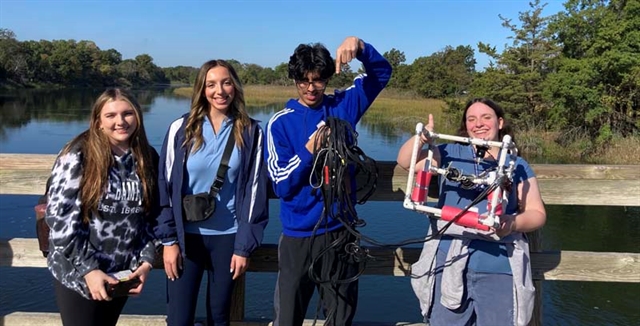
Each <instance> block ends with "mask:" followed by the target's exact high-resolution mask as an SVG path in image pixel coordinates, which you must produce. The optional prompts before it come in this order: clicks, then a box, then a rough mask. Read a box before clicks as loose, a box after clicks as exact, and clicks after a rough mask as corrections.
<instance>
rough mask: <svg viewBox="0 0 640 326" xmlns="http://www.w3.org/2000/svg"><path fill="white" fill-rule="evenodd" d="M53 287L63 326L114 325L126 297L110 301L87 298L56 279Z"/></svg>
mask: <svg viewBox="0 0 640 326" xmlns="http://www.w3.org/2000/svg"><path fill="white" fill-rule="evenodd" d="M53 287H54V289H55V293H56V303H57V304H58V310H60V317H61V318H62V324H63V325H64V326H87V325H91V326H114V325H116V323H118V318H120V313H121V312H122V308H124V305H125V303H127V299H128V297H120V298H113V299H112V300H111V301H96V300H89V299H86V298H85V297H83V296H82V295H80V294H79V293H78V292H76V291H73V290H71V289H69V288H67V287H66V286H64V285H62V283H60V282H59V281H58V280H56V279H54V280H53Z"/></svg>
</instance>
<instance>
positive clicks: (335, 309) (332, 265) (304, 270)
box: [273, 229, 358, 326]
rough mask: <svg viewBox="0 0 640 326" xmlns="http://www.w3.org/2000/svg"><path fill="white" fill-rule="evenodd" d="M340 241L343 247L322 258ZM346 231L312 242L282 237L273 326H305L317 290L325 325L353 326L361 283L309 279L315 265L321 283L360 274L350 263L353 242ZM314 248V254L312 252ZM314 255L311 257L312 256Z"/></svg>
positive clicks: (356, 267) (279, 250)
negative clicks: (348, 247) (347, 252)
mask: <svg viewBox="0 0 640 326" xmlns="http://www.w3.org/2000/svg"><path fill="white" fill-rule="evenodd" d="M340 237H346V241H342V245H341V246H339V247H335V248H333V249H331V250H329V251H327V252H325V253H323V254H322V255H320V253H321V251H323V250H324V249H325V248H327V247H328V246H329V244H331V243H332V242H333V241H335V240H336V239H338V238H340ZM353 239H354V238H353V236H351V235H350V234H348V231H347V230H344V229H341V230H338V231H333V232H329V233H327V234H322V235H318V236H316V237H315V238H314V239H313V242H312V238H310V237H309V238H293V237H288V236H285V235H282V236H281V237H280V243H279V245H278V268H279V271H278V281H277V285H276V291H275V298H274V308H275V314H276V316H275V320H274V322H273V325H274V326H298V325H302V323H303V321H304V318H305V315H306V312H307V308H308V306H309V301H310V300H311V297H312V296H313V292H314V291H315V289H316V288H317V289H318V291H319V294H320V301H321V304H322V308H323V310H324V313H325V318H326V319H327V323H326V324H325V325H335V326H338V325H339V326H342V325H347V326H349V325H351V323H352V322H353V316H354V315H355V313H356V306H357V304H358V281H357V280H355V281H353V282H349V283H346V284H335V283H333V284H332V283H331V282H329V283H321V284H317V283H315V282H314V281H313V280H312V279H310V277H309V274H308V273H309V266H310V264H311V262H312V260H313V259H314V258H316V257H320V258H319V259H318V260H317V261H314V271H315V273H314V275H315V276H316V277H317V278H319V279H320V280H333V281H336V280H345V279H348V278H350V277H352V276H354V275H356V274H357V273H358V265H357V264H353V263H349V262H348V259H347V257H346V255H345V254H344V253H345V246H344V244H345V243H346V242H348V241H350V242H352V241H353ZM309 248H311V251H309ZM309 253H311V254H309Z"/></svg>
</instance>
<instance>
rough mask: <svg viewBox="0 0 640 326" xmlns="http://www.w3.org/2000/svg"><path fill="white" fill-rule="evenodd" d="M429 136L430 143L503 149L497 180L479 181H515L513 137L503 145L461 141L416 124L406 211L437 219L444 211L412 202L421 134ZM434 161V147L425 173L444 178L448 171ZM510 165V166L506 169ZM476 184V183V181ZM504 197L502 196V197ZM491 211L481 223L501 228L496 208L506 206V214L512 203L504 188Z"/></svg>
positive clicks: (496, 194)
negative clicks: (443, 142) (445, 142)
mask: <svg viewBox="0 0 640 326" xmlns="http://www.w3.org/2000/svg"><path fill="white" fill-rule="evenodd" d="M423 133H426V134H427V136H428V137H429V138H430V139H444V140H450V141H455V142H461V143H466V144H472V145H477V146H488V147H499V148H500V159H499V160H498V170H497V173H496V175H495V176H494V177H490V178H487V179H485V180H481V179H478V180H479V181H478V182H476V183H484V184H487V185H488V184H491V183H493V182H494V181H495V179H501V178H508V179H509V180H511V179H512V174H513V171H514V169H515V158H516V156H517V152H518V150H517V148H516V146H515V143H514V142H513V141H512V140H511V136H510V135H505V136H504V137H503V138H502V141H501V142H498V141H488V140H484V139H480V138H470V137H461V136H454V135H446V134H438V133H435V132H431V131H429V130H426V129H425V128H424V125H423V124H422V123H418V124H416V131H415V135H416V137H414V138H415V140H414V143H413V151H412V152H411V164H410V165H409V175H408V177H407V189H406V192H405V196H404V202H403V207H404V208H406V209H410V210H413V211H417V212H422V213H426V214H428V215H431V216H434V217H442V209H440V208H435V207H429V206H427V205H424V204H422V203H418V202H414V201H412V200H411V192H412V190H413V186H414V184H413V183H414V180H415V174H416V163H417V160H418V153H419V152H420V150H421V149H422V146H421V145H420V136H421V134H423ZM507 157H509V162H507ZM432 158H433V151H432V149H431V147H429V152H428V154H427V161H426V162H425V171H431V172H432V173H434V174H440V175H442V174H444V173H446V171H447V169H444V168H435V167H433V166H431V160H432ZM505 165H506V166H505ZM474 182H475V181H474ZM500 194H502V195H501V196H500ZM491 199H492V200H491V210H490V211H489V212H488V214H487V216H486V217H485V218H479V222H480V223H481V224H483V225H486V226H489V227H492V228H498V227H500V216H499V215H497V214H496V207H497V206H498V205H500V204H501V205H502V207H503V213H504V209H506V207H507V204H508V201H509V193H508V192H507V190H506V189H503V188H502V185H501V184H500V185H499V186H498V187H497V188H496V189H495V190H494V192H493V196H492V198H491Z"/></svg>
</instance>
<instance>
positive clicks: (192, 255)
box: [167, 233, 236, 326]
mask: <svg viewBox="0 0 640 326" xmlns="http://www.w3.org/2000/svg"><path fill="white" fill-rule="evenodd" d="M235 239H236V235H235V233H234V234H225V235H200V234H189V233H187V234H186V235H185V241H186V245H185V250H186V257H184V259H183V262H182V273H181V274H180V277H179V278H177V279H176V280H175V281H169V280H167V325H169V326H184V325H193V322H194V319H195V314H196V305H197V303H198V292H199V290H200V283H201V281H202V276H203V274H204V272H205V271H207V293H206V298H207V299H206V309H207V325H210V326H213V325H215V326H219V325H229V317H230V313H231V292H232V290H233V280H232V277H233V274H232V273H230V272H229V269H230V267H231V256H233V247H234V243H235Z"/></svg>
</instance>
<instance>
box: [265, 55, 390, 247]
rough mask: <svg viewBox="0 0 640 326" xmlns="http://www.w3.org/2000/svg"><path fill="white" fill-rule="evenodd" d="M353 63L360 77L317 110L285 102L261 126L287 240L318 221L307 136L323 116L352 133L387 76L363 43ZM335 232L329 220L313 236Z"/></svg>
mask: <svg viewBox="0 0 640 326" xmlns="http://www.w3.org/2000/svg"><path fill="white" fill-rule="evenodd" d="M357 59H358V60H360V61H361V62H362V63H363V65H364V68H365V71H366V74H362V75H359V76H357V77H356V78H355V80H354V83H353V85H351V86H350V87H349V88H347V89H346V90H344V91H339V90H336V92H335V93H334V94H333V95H324V98H323V101H322V104H321V105H320V106H318V107H317V108H309V107H306V106H304V105H302V104H300V103H299V102H298V100H297V99H291V100H289V101H288V102H287V104H286V107H285V109H284V110H282V111H280V112H278V113H276V114H274V115H273V117H272V118H271V120H270V121H269V124H268V126H267V136H266V145H265V147H266V148H267V149H268V152H267V155H266V156H265V158H266V161H267V163H266V164H267V170H268V171H269V178H270V179H271V181H272V184H273V189H274V191H275V194H276V195H277V196H278V197H279V198H280V219H281V220H282V229H283V231H282V232H283V233H284V234H285V235H287V236H290V237H310V236H311V235H312V234H313V232H314V231H313V229H314V227H315V225H316V224H317V223H318V221H319V220H320V218H321V217H322V210H323V208H324V203H323V199H322V194H321V192H320V191H312V190H313V187H312V186H311V184H310V182H309V178H310V175H311V172H312V167H313V155H312V154H311V153H309V151H308V150H307V148H306V147H305V144H306V143H307V141H308V140H309V139H310V136H311V135H312V134H313V133H314V132H315V131H316V129H317V128H318V126H319V124H320V123H321V121H326V119H327V118H328V117H336V118H340V119H342V120H346V121H348V122H349V123H350V124H351V126H352V127H353V128H354V129H355V126H356V124H357V123H358V121H360V118H361V117H362V116H363V115H364V113H365V112H366V111H367V109H368V108H369V106H370V105H371V103H373V101H374V100H375V98H376V97H377V96H378V94H380V92H381V91H382V89H383V88H384V87H385V86H386V85H387V82H388V81H389V78H390V77H391V65H389V63H388V62H387V60H386V59H385V58H384V57H383V56H382V55H380V53H378V51H376V49H374V48H373V46H371V45H370V44H367V43H365V47H364V50H363V51H362V52H361V53H360V54H359V55H358V56H357ZM351 179H352V180H353V179H354V178H351ZM340 227H341V224H340V221H338V220H334V219H330V220H329V221H328V222H327V223H325V224H322V225H320V227H319V228H318V230H317V232H316V234H322V233H324V232H325V231H332V230H336V229H338V228H340Z"/></svg>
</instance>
